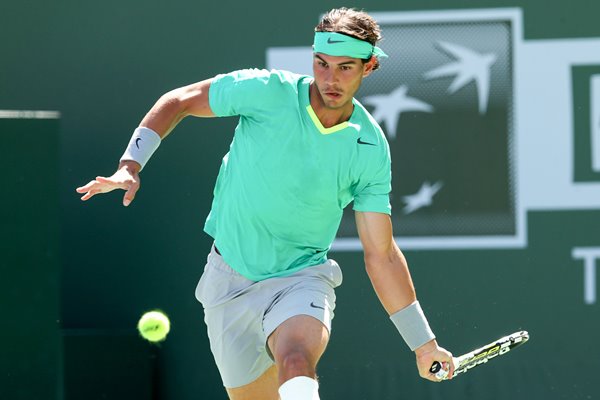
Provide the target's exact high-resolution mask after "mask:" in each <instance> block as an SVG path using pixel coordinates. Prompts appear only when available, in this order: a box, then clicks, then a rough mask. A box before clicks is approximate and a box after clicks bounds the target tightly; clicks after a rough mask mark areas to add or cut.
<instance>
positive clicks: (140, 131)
mask: <svg viewBox="0 0 600 400" xmlns="http://www.w3.org/2000/svg"><path fill="white" fill-rule="evenodd" d="M160 140H161V139H160V136H159V135H158V133H156V132H154V131H153V130H152V129H150V128H146V127H143V126H140V127H139V128H136V129H135V131H133V135H132V136H131V140H130V141H129V144H128V145H127V149H125V153H123V156H122V157H121V160H120V161H130V160H131V161H135V162H137V163H139V164H140V165H141V166H142V168H140V171H141V170H142V169H144V166H145V165H146V163H147V162H148V160H150V157H152V154H154V152H155V151H156V149H158V146H160Z"/></svg>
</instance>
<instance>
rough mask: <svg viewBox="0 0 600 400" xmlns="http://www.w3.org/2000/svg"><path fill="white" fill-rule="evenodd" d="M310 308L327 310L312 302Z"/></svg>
mask: <svg viewBox="0 0 600 400" xmlns="http://www.w3.org/2000/svg"><path fill="white" fill-rule="evenodd" d="M310 306H311V307H312V308H320V309H321V310H324V309H325V307H321V306H318V305H316V304H315V303H314V302H311V303H310Z"/></svg>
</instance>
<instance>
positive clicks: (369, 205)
mask: <svg viewBox="0 0 600 400" xmlns="http://www.w3.org/2000/svg"><path fill="white" fill-rule="evenodd" d="M386 150H387V151H386V152H385V154H383V155H382V156H381V158H380V160H379V162H374V163H373V164H374V165H375V167H374V168H372V170H371V171H368V172H367V174H366V175H367V176H366V177H365V179H364V180H362V181H363V182H361V184H359V185H358V187H357V190H356V192H355V193H354V205H353V207H352V208H353V209H354V211H363V212H378V213H383V214H388V215H391V214H392V205H391V204H390V192H391V191H392V168H391V167H392V162H391V157H390V151H389V147H388V146H386Z"/></svg>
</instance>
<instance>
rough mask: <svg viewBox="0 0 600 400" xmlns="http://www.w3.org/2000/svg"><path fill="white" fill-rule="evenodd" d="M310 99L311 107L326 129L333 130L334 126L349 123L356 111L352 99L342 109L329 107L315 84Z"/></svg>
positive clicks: (311, 87) (312, 84) (310, 91)
mask: <svg viewBox="0 0 600 400" xmlns="http://www.w3.org/2000/svg"><path fill="white" fill-rule="evenodd" d="M309 98H310V106H311V107H312V109H313V111H314V112H315V114H316V116H317V118H319V121H321V124H322V125H323V127H325V128H331V127H332V126H335V125H338V124H341V123H342V122H345V121H348V120H349V119H350V117H351V116H352V112H353V111H354V104H353V103H352V99H350V101H348V102H347V103H346V104H344V105H342V106H341V107H335V108H333V107H328V106H327V105H326V104H325V101H324V100H323V98H322V97H321V94H320V93H319V90H318V89H317V87H316V86H315V83H314V82H313V83H311V85H310V90H309Z"/></svg>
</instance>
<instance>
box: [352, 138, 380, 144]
mask: <svg viewBox="0 0 600 400" xmlns="http://www.w3.org/2000/svg"><path fill="white" fill-rule="evenodd" d="M356 143H358V144H368V145H369V146H377V145H376V144H375V143H369V142H363V141H362V140H361V138H358V139H357V140H356Z"/></svg>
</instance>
